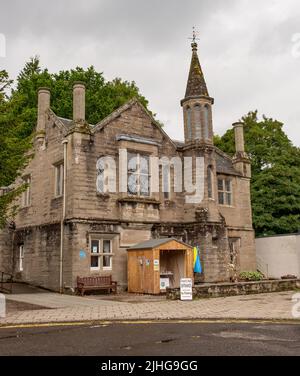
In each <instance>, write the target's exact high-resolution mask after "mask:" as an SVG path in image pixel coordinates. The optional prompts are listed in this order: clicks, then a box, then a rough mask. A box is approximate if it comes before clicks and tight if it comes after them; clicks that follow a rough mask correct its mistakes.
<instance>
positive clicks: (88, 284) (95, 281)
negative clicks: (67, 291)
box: [77, 275, 117, 296]
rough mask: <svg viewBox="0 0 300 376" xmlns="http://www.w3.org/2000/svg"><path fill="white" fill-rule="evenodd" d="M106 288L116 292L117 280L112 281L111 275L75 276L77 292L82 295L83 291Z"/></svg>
mask: <svg viewBox="0 0 300 376" xmlns="http://www.w3.org/2000/svg"><path fill="white" fill-rule="evenodd" d="M91 290H108V292H111V291H112V292H114V293H115V294H116V293H117V282H115V281H112V279H111V275H107V276H97V277H77V292H78V293H80V294H81V296H83V295H84V293H85V291H91Z"/></svg>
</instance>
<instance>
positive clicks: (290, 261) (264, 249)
mask: <svg viewBox="0 0 300 376" xmlns="http://www.w3.org/2000/svg"><path fill="white" fill-rule="evenodd" d="M255 242H256V255H257V261H258V268H259V269H260V271H261V272H262V273H264V274H265V275H266V276H268V277H272V278H280V277H282V276H285V275H294V276H296V277H298V278H300V234H293V235H281V236H280V235H276V236H268V237H264V238H257V239H256V240H255Z"/></svg>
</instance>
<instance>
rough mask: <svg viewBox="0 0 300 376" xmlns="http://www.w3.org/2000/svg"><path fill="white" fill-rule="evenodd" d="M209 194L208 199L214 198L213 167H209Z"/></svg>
mask: <svg viewBox="0 0 300 376" xmlns="http://www.w3.org/2000/svg"><path fill="white" fill-rule="evenodd" d="M207 194H208V198H213V171H212V167H211V166H208V167H207Z"/></svg>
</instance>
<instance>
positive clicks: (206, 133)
mask: <svg viewBox="0 0 300 376" xmlns="http://www.w3.org/2000/svg"><path fill="white" fill-rule="evenodd" d="M204 138H205V139H208V138H209V106H208V105H205V106H204Z"/></svg>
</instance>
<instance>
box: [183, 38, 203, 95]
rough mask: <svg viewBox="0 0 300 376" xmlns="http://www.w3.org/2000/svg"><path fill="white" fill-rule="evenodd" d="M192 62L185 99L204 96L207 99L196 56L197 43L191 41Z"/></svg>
mask: <svg viewBox="0 0 300 376" xmlns="http://www.w3.org/2000/svg"><path fill="white" fill-rule="evenodd" d="M191 46H192V60H191V66H190V72H189V78H188V81H187V85H186V91H185V99H186V98H190V97H198V96H206V97H209V94H208V91H207V86H206V83H205V79H204V75H203V72H202V69H201V65H200V62H199V58H198V54H197V43H196V42H195V40H193V43H192V44H191Z"/></svg>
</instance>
